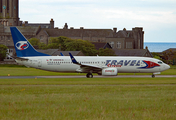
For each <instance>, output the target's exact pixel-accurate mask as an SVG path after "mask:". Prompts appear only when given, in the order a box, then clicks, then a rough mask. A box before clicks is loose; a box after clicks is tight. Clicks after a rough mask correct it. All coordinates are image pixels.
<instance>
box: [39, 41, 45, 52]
mask: <svg viewBox="0 0 176 120" xmlns="http://www.w3.org/2000/svg"><path fill="white" fill-rule="evenodd" d="M38 46H39V49H42V50H46V49H47V45H46V44H45V43H43V42H42V43H41V42H40V43H39V45H38Z"/></svg>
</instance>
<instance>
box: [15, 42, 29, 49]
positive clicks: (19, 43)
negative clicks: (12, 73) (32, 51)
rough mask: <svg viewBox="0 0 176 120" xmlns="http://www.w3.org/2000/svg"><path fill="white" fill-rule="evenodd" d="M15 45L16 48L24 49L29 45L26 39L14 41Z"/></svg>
mask: <svg viewBox="0 0 176 120" xmlns="http://www.w3.org/2000/svg"><path fill="white" fill-rule="evenodd" d="M15 46H16V48H17V49H18V50H25V49H27V48H28V47H29V44H28V43H27V41H19V42H17V43H16V45H15Z"/></svg>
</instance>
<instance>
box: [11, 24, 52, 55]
mask: <svg viewBox="0 0 176 120" xmlns="http://www.w3.org/2000/svg"><path fill="white" fill-rule="evenodd" d="M10 30H11V34H12V38H13V43H14V47H15V50H16V54H17V57H33V56H49V55H47V54H44V53H40V52H38V51H36V50H35V49H34V48H33V46H32V45H31V44H30V43H29V42H28V40H27V39H26V38H25V37H24V36H23V35H22V34H21V32H20V31H19V30H18V29H17V28H16V27H10Z"/></svg>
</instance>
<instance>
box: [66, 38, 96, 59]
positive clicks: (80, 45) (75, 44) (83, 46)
mask: <svg viewBox="0 0 176 120" xmlns="http://www.w3.org/2000/svg"><path fill="white" fill-rule="evenodd" d="M65 46H66V48H67V49H66V51H82V52H83V53H84V54H85V55H88V56H94V55H96V53H97V51H96V49H95V46H94V45H93V44H92V43H91V42H89V41H86V40H80V39H78V40H69V41H67V42H65Z"/></svg>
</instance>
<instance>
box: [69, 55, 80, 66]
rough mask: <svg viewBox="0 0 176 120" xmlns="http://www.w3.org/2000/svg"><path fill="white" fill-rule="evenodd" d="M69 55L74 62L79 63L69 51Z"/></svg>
mask: <svg viewBox="0 0 176 120" xmlns="http://www.w3.org/2000/svg"><path fill="white" fill-rule="evenodd" d="M69 55H70V58H71V60H72V62H73V63H74V64H79V63H78V62H77V61H76V59H75V58H74V57H73V55H72V54H71V53H69Z"/></svg>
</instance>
